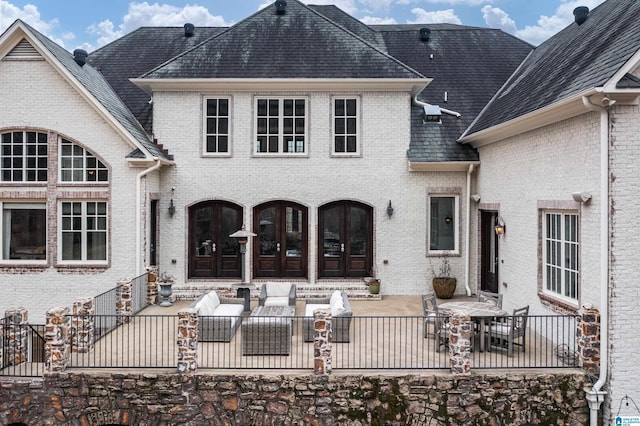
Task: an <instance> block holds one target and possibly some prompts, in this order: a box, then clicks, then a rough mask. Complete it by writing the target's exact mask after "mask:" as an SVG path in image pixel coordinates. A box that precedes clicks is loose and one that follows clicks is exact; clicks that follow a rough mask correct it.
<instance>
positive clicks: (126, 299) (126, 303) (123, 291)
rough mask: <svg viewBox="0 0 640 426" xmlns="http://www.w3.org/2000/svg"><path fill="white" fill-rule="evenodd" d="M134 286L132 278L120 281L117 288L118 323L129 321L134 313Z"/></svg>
mask: <svg viewBox="0 0 640 426" xmlns="http://www.w3.org/2000/svg"><path fill="white" fill-rule="evenodd" d="M132 288H133V281H132V280H130V279H123V280H120V281H118V287H117V288H116V315H117V316H118V325H122V324H125V323H128V322H129V319H130V317H131V316H132V315H133V303H132V302H133V300H132V295H131V291H132Z"/></svg>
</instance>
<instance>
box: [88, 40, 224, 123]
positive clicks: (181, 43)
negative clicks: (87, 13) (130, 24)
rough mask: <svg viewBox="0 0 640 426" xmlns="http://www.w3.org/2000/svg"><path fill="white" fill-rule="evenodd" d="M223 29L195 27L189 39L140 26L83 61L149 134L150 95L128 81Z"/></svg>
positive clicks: (150, 117) (150, 115)
mask: <svg viewBox="0 0 640 426" xmlns="http://www.w3.org/2000/svg"><path fill="white" fill-rule="evenodd" d="M224 30H225V28H201V27H198V28H195V32H194V34H193V36H192V37H186V36H185V31H184V29H183V28H175V27H173V28H166V27H143V28H139V29H137V30H136V31H133V32H132V33H129V34H127V35H125V36H124V37H122V38H120V39H118V40H116V41H114V42H112V43H110V44H108V45H106V46H104V47H102V48H100V49H98V50H96V51H94V52H92V53H91V54H90V55H89V57H88V58H87V62H88V63H90V64H91V65H93V66H94V67H95V68H97V69H98V70H100V72H101V73H102V74H103V75H104V76H105V78H106V79H107V80H109V83H111V85H112V86H113V88H114V90H115V91H116V92H117V93H118V94H119V95H120V98H121V99H122V101H123V102H124V103H125V104H126V105H127V107H128V108H129V110H131V112H133V114H134V115H135V116H136V117H137V118H138V120H139V121H140V123H141V124H142V125H143V127H144V128H145V129H146V130H147V132H149V133H151V132H152V122H151V121H152V108H151V105H150V104H149V99H150V96H149V94H148V93H145V92H144V91H143V90H142V89H140V88H139V87H138V86H136V85H135V84H133V83H131V82H130V81H129V79H130V78H136V77H140V76H141V75H143V74H144V73H146V72H147V71H149V70H151V69H153V68H155V67H157V66H158V65H160V64H162V63H164V62H166V61H168V60H169V59H171V58H173V57H174V56H177V55H179V54H180V53H182V52H184V51H185V50H188V49H190V48H192V47H194V46H197V45H198V44H200V43H201V42H203V41H204V40H206V39H208V38H210V37H212V36H214V35H216V34H219V33H220V32H222V31H224Z"/></svg>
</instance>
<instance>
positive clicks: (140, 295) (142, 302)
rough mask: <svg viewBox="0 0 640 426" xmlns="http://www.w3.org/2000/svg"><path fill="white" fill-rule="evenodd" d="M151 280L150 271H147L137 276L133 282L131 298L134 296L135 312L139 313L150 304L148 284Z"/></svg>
mask: <svg viewBox="0 0 640 426" xmlns="http://www.w3.org/2000/svg"><path fill="white" fill-rule="evenodd" d="M148 282H149V273H148V272H146V273H144V274H142V275H140V276H137V277H135V278H134V279H133V280H132V283H131V298H132V301H131V303H132V310H133V313H134V314H137V313H138V312H140V311H141V310H143V309H144V308H146V307H147V306H149V299H148V298H147V285H148Z"/></svg>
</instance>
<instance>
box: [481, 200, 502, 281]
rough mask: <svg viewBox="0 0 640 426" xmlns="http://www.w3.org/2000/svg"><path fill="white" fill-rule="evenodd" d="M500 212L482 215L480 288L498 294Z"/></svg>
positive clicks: (484, 212) (489, 212) (483, 213)
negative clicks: (497, 221)
mask: <svg viewBox="0 0 640 426" xmlns="http://www.w3.org/2000/svg"><path fill="white" fill-rule="evenodd" d="M497 218H498V212H494V211H482V212H481V214H480V240H481V241H480V250H481V253H480V259H481V261H480V288H481V289H482V290H487V291H491V292H494V293H497V292H498V236H497V235H496V231H495V226H496V220H497Z"/></svg>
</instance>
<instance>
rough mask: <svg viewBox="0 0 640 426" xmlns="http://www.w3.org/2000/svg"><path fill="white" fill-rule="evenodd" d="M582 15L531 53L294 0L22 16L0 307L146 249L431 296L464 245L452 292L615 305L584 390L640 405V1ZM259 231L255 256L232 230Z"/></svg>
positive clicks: (204, 269)
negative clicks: (168, 16)
mask: <svg viewBox="0 0 640 426" xmlns="http://www.w3.org/2000/svg"><path fill="white" fill-rule="evenodd" d="M579 11H582V12H585V11H584V9H581V8H579ZM586 12H587V13H586V14H584V16H582V15H580V18H579V19H578V18H577V22H575V23H573V24H571V25H570V26H568V27H567V28H566V29H564V30H563V31H561V32H560V33H559V34H557V35H556V36H555V37H553V38H551V39H550V40H549V41H547V42H545V43H544V44H542V45H541V46H539V47H538V48H536V49H535V50H534V49H533V47H532V46H530V45H529V44H527V43H525V42H523V41H521V40H518V39H516V38H514V37H512V36H510V35H508V34H505V33H503V32H502V31H499V30H493V29H486V28H475V27H466V26H459V25H450V24H433V25H428V26H421V25H375V26H367V25H365V24H363V23H361V22H359V21H357V20H356V19H354V18H352V17H351V16H349V15H347V14H345V13H344V12H342V11H341V10H339V9H338V8H336V7H334V6H306V5H304V4H302V3H300V2H299V1H297V0H290V1H288V2H284V1H276V2H275V3H274V4H272V5H270V6H268V7H265V8H264V9H262V10H260V11H258V12H257V13H255V14H253V15H252V16H249V17H248V18H246V19H245V20H243V21H240V22H239V23H237V24H236V25H234V26H232V27H229V28H196V27H194V26H193V25H190V24H186V25H185V27H184V28H181V29H177V28H141V29H139V30H137V31H134V32H133V33H131V34H128V35H126V36H124V37H122V38H121V39H119V40H116V41H115V42H113V43H111V44H109V45H107V46H105V47H103V48H101V49H98V50H97V51H95V52H92V53H91V54H90V55H88V57H86V55H84V52H82V51H76V52H74V55H72V54H70V53H69V52H67V51H65V50H64V49H62V48H61V47H60V46H57V45H56V44H55V43H53V42H52V41H50V40H49V39H47V38H46V37H44V36H42V35H41V34H40V33H38V32H37V31H35V30H34V29H33V28H31V27H30V26H29V25H27V24H25V23H24V22H21V21H16V22H15V23H14V24H13V25H12V26H11V27H10V28H9V29H8V30H7V31H6V32H5V33H4V34H3V35H2V36H0V87H1V88H2V93H3V94H4V96H5V99H7V100H10V102H4V103H3V104H2V105H1V106H0V138H1V140H0V143H1V155H2V158H1V162H2V163H1V168H0V173H1V176H2V178H1V179H0V204H1V205H2V212H3V215H2V217H3V225H2V227H1V229H0V235H1V240H2V243H3V247H2V253H3V257H2V260H1V262H0V281H1V282H2V285H3V286H4V287H5V288H4V291H3V300H2V302H1V303H0V308H2V309H9V308H13V307H17V306H25V307H27V308H28V309H29V312H30V317H31V319H32V321H38V320H42V318H43V317H44V312H45V311H46V309H49V308H51V307H53V306H60V305H62V306H68V305H69V304H70V303H71V302H72V301H73V300H74V299H76V298H77V297H81V296H93V295H96V294H98V293H100V292H102V291H104V290H107V289H109V288H111V287H113V286H114V285H115V283H116V282H117V281H118V279H120V278H122V277H133V276H135V275H137V274H141V273H143V272H144V270H145V267H147V266H151V265H155V266H157V267H158V268H159V269H160V270H161V271H163V272H167V273H170V274H172V275H174V276H175V277H176V278H177V285H176V286H175V287H176V291H182V292H183V294H187V293H189V292H192V293H198V292H202V291H203V290H204V289H208V288H219V287H226V288H228V287H229V286H230V285H231V284H233V283H238V282H239V281H240V280H241V279H242V277H245V278H246V279H247V280H248V281H251V282H252V283H255V284H258V285H260V284H262V283H265V282H273V281H276V282H277V281H286V282H291V281H293V282H295V283H296V284H297V285H298V287H299V288H300V289H301V291H302V294H304V291H305V289H308V290H309V291H318V289H320V290H323V289H326V290H327V291H328V290H330V289H334V288H346V289H349V290H350V291H357V289H358V288H365V287H364V284H363V279H364V278H366V277H369V276H375V277H377V278H380V279H381V281H382V293H383V294H419V293H424V292H426V291H429V290H430V284H429V283H428V282H429V278H430V273H429V263H430V260H431V259H437V258H439V257H441V256H443V255H445V254H447V255H449V259H451V262H452V266H453V271H454V275H455V276H456V277H458V282H459V284H458V288H457V290H456V291H457V293H458V294H465V293H466V294H472V293H475V292H476V291H477V290H478V289H485V290H493V291H499V292H500V293H503V294H504V301H505V302H504V306H505V307H506V308H507V309H513V308H516V307H519V306H521V305H530V307H531V311H530V312H531V313H532V314H540V315H542V314H553V313H574V312H577V311H578V310H579V309H580V307H582V306H584V305H592V306H595V307H597V308H598V309H599V310H600V312H601V315H602V318H603V324H602V338H603V340H604V341H607V342H608V344H607V345H602V348H601V355H602V359H603V360H604V361H605V362H603V363H602V364H603V369H604V370H603V371H604V374H600V375H599V380H598V381H597V383H596V387H595V388H594V390H592V391H590V392H591V393H590V394H589V395H596V396H600V395H601V394H606V396H605V398H606V399H605V400H606V403H605V405H604V406H603V412H604V414H605V416H609V417H610V416H611V415H612V413H613V412H614V409H613V406H614V405H616V404H618V403H619V401H620V400H621V398H622V397H623V396H625V395H629V396H634V395H635V396H636V397H637V399H638V400H640V395H638V394H637V390H636V387H635V386H634V385H633V374H629V372H630V371H634V366H633V365H632V360H630V359H629V358H630V357H628V355H629V354H630V353H631V350H632V348H635V347H637V344H638V339H637V338H636V337H635V335H636V334H635V333H633V330H634V324H637V323H638V315H640V314H638V313H636V312H635V311H636V309H635V307H636V306H635V305H637V296H638V291H637V286H635V285H634V283H633V279H632V278H631V277H632V273H631V272H632V271H633V270H634V269H635V268H637V266H636V263H637V262H634V256H633V253H634V252H637V251H638V250H637V249H636V247H635V245H636V244H638V243H637V242H636V241H638V238H634V233H635V232H636V231H635V226H634V224H633V222H632V221H633V211H634V209H633V207H634V206H635V203H634V199H635V197H634V193H633V191H634V190H633V189H632V187H633V185H634V183H635V182H636V181H637V180H636V179H634V178H635V176H636V173H635V167H634V165H635V162H634V159H635V156H637V155H638V154H637V151H638V150H637V148H635V147H634V142H637V140H638V139H637V136H636V135H637V134H638V130H640V129H638V127H640V125H639V120H638V117H639V115H640V113H639V111H638V104H637V98H638V91H639V89H640V84H639V83H640V71H638V65H639V64H638V61H639V60H640V55H639V54H638V49H639V47H640V40H639V37H640V31H638V25H640V24H638V23H637V22H640V20H639V19H637V18H638V17H639V16H640V6H639V5H637V4H636V2H634V1H632V0H616V1H608V2H605V3H604V4H602V5H601V6H599V7H598V8H596V9H594V10H592V11H590V12H589V11H586ZM584 18H586V19H584ZM578 22H579V23H578ZM496 226H499V227H500V233H497V232H496ZM243 227H245V229H247V230H249V231H251V232H253V233H255V234H256V236H255V237H254V238H252V239H251V240H250V242H249V245H248V248H247V252H246V255H244V256H243V253H241V250H240V248H241V247H240V246H239V245H238V241H237V239H234V238H231V237H229V235H231V234H232V233H234V232H235V231H237V230H239V229H242V228H243ZM607 371H608V375H607V373H606V372H607Z"/></svg>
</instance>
